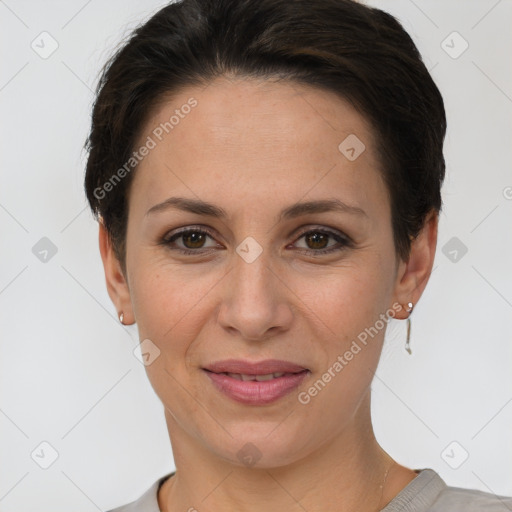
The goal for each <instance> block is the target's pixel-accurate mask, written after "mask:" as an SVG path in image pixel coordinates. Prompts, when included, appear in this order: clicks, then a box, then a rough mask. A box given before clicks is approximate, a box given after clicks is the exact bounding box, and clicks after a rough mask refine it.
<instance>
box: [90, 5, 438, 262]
mask: <svg viewBox="0 0 512 512" xmlns="http://www.w3.org/2000/svg"><path fill="white" fill-rule="evenodd" d="M225 74H231V75H235V76H239V77H248V78H250V77H256V78H259V79H261V78H264V79H265V78H273V77H278V78H281V79H285V80H290V81H293V82H296V83H303V84H309V85H313V86H316V87H319V88H322V89H324V90H329V91H334V92H335V93H337V94H338V95H339V96H340V97H342V98H343V99H345V100H348V101H350V102H351V103H352V104H353V105H354V106H355V107H356V109H357V110H358V111H360V112H361V114H362V115H364V116H366V118H367V119H368V120H369V121H370V122H371V124H372V126H373V128H374V130H375V133H376V134H377V140H378V142H379V143H378V148H377V149H378V150H379V154H380V157H381V162H382V168H383V175H384V180H385V183H386V185H387V188H388V193H389V197H390V202H391V212H392V225H393V236H394V242H395V247H396V251H397V254H398V255H399V256H400V257H401V258H402V259H404V260H406V259H407V257H408V254H409V251H410V243H411V240H412V239H413V238H414V237H416V236H417V234H418V233H419V231H420V230H421V228H422V226H423V224H424V221H425V219H426V216H427V214H428V213H429V212H430V211H431V210H432V209H434V210H436V211H437V212H439V210H440V209H441V204H442V201H441V186H442V183H443V180H444V175H445V162H444V157H443V141H444V137H445V132H446V116H445V111H444V103H443V99H442V96H441V94H440V92H439V90H438V88H437V87H436V85H435V83H434V81H433V80H432V77H431V76H430V74H429V72H428V70H427V68H426V67H425V65H424V63H423V61H422V58H421V56H420V54H419V52H418V49H417V48H416V46H415V45H414V43H413V41H412V39H411V37H410V36H409V35H408V34H407V32H406V31H405V30H404V29H403V27H402V26H401V24H400V23H399V22H398V21H397V20H396V19H395V18H394V17H393V16H391V15H390V14H388V13H386V12H383V11H381V10H379V9H376V8H372V7H368V6H365V5H362V4H360V3H358V2H356V1H353V0H314V1H312V0H293V1H291V0H181V1H178V2H175V3H171V4H169V5H167V6H166V7H164V8H162V9H161V10H160V11H158V12H157V13H156V14H155V15H154V16H153V17H151V18H150V19H149V21H147V22H146V23H144V24H143V25H142V26H140V27H139V28H137V29H136V30H135V31H134V32H133V34H132V35H131V37H130V38H129V40H128V42H127V43H126V44H124V46H122V47H121V48H120V49H119V50H118V51H117V52H116V53H115V55H114V56H113V57H112V58H111V59H110V60H109V61H108V62H107V64H106V65H105V67H104V68H103V71H102V74H101V78H100V81H99V84H98V89H97V97H96V101H95V104H94V108H93V113H92V126H91V131H90V134H89V137H88V139H87V143H86V148H87V149H88V150H89V156H88V161H87V169H86V174H85V190H86V194H87V198H88V201H89V204H90V206H91V209H92V211H93V213H94V214H95V215H96V216H98V215H100V216H101V217H102V219H103V222H104V224H105V227H106V229H107V231H108V233H109V236H110V238H111V240H112V242H113V246H114V249H115V251H116V255H117V257H118V259H119V260H120V262H121V264H122V265H123V268H125V267H124V265H125V256H126V254H125V240H126V227H127V213H128V204H127V197H128V191H129V187H130V183H131V181H132V179H133V172H131V173H128V174H126V176H125V177H123V179H122V180H120V181H119V183H116V186H115V187H112V190H111V191H109V192H108V194H101V195H100V194H99V193H98V190H103V189H102V186H103V185H104V184H105V183H106V182H108V180H109V179H110V178H111V177H112V176H113V174H114V173H115V172H116V171H117V170H118V169H119V168H120V167H121V166H123V164H124V163H125V162H127V160H128V159H129V158H130V155H131V153H132V151H133V146H134V144H135V142H136V139H137V137H138V136H140V135H141V134H140V131H141V129H142V127H143V125H144V122H145V121H146V119H147V116H148V113H149V112H150V110H151V109H152V107H154V105H155V103H156V102H157V101H158V100H159V99H161V97H162V95H164V94H169V93H171V94H172V93H173V92H177V91H178V90H180V89H183V88H184V87H186V86H188V85H206V84H207V83H208V82H209V81H211V80H213V79H214V78H216V77H218V76H222V75H225ZM98 196H100V197H98Z"/></svg>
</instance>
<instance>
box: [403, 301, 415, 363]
mask: <svg viewBox="0 0 512 512" xmlns="http://www.w3.org/2000/svg"><path fill="white" fill-rule="evenodd" d="M412 308H413V304H412V302H408V303H407V310H406V311H407V312H408V313H409V316H408V317H407V340H406V342H405V350H407V352H409V355H411V354H412V350H411V344H410V342H411V312H412Z"/></svg>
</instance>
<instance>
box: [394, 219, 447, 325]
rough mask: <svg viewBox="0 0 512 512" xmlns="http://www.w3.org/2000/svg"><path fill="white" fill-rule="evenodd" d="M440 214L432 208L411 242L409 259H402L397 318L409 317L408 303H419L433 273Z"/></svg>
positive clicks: (396, 294)
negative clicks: (400, 308) (399, 308)
mask: <svg viewBox="0 0 512 512" xmlns="http://www.w3.org/2000/svg"><path fill="white" fill-rule="evenodd" d="M438 222H439V216H438V214H437V212H436V211H435V210H432V211H431V212H430V213H429V214H428V215H427V218H426V220H425V224H424V225H423V228H422V230H421V231H420V233H419V234H418V236H417V237H416V238H415V239H413V240H412V242H411V252H410V255H409V259H408V260H407V261H403V260H401V261H400V263H399V265H398V272H397V276H396V282H395V290H394V296H393V298H394V302H393V304H395V303H396V302H398V303H399V304H400V305H401V306H402V310H400V311H399V312H398V313H397V315H396V316H395V318H399V319H404V318H407V317H408V315H409V313H407V310H406V308H407V304H408V303H409V302H412V304H413V307H414V306H415V305H416V304H417V303H418V301H419V299H420V297H421V295H422V293H423V290H424V289H425V286H427V282H428V280H429V278H430V274H431V273H432V266H433V264H434V257H435V254H436V246H437V229H438Z"/></svg>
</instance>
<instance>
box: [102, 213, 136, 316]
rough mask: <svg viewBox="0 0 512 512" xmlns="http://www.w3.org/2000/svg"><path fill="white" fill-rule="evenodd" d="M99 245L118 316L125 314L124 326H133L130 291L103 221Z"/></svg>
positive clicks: (108, 287) (106, 278)
mask: <svg viewBox="0 0 512 512" xmlns="http://www.w3.org/2000/svg"><path fill="white" fill-rule="evenodd" d="M99 245H100V253H101V259H102V261H103V268H104V270H105V280H106V283H107V291H108V294H109V296H110V299H111V300H112V302H113V303H114V306H115V307H116V309H117V312H118V315H119V314H120V313H123V324H125V325H130V324H133V323H134V322H135V319H134V315H133V310H132V303H131V299H130V289H129V287H128V283H127V281H126V278H125V276H124V274H123V271H122V267H121V263H120V262H119V260H118V259H117V256H116V254H115V252H114V248H113V246H112V241H111V239H110V236H109V234H108V232H107V230H106V228H105V226H104V225H103V222H101V221H100V222H99Z"/></svg>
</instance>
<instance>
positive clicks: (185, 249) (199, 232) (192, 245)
mask: <svg viewBox="0 0 512 512" xmlns="http://www.w3.org/2000/svg"><path fill="white" fill-rule="evenodd" d="M208 238H211V239H213V236H212V235H211V234H210V233H209V232H208V231H206V230H204V229H200V228H194V229H185V230H182V231H179V232H178V233H174V234H173V235H172V236H170V237H169V236H167V237H165V238H164V239H162V242H161V243H162V245H165V246H167V247H169V248H170V249H172V250H176V251H180V252H182V253H183V254H201V253H203V252H204V251H202V249H205V250H207V249H212V248H214V247H216V245H210V246H206V245H205V243H206V242H207V239H208ZM178 242H181V243H178Z"/></svg>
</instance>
